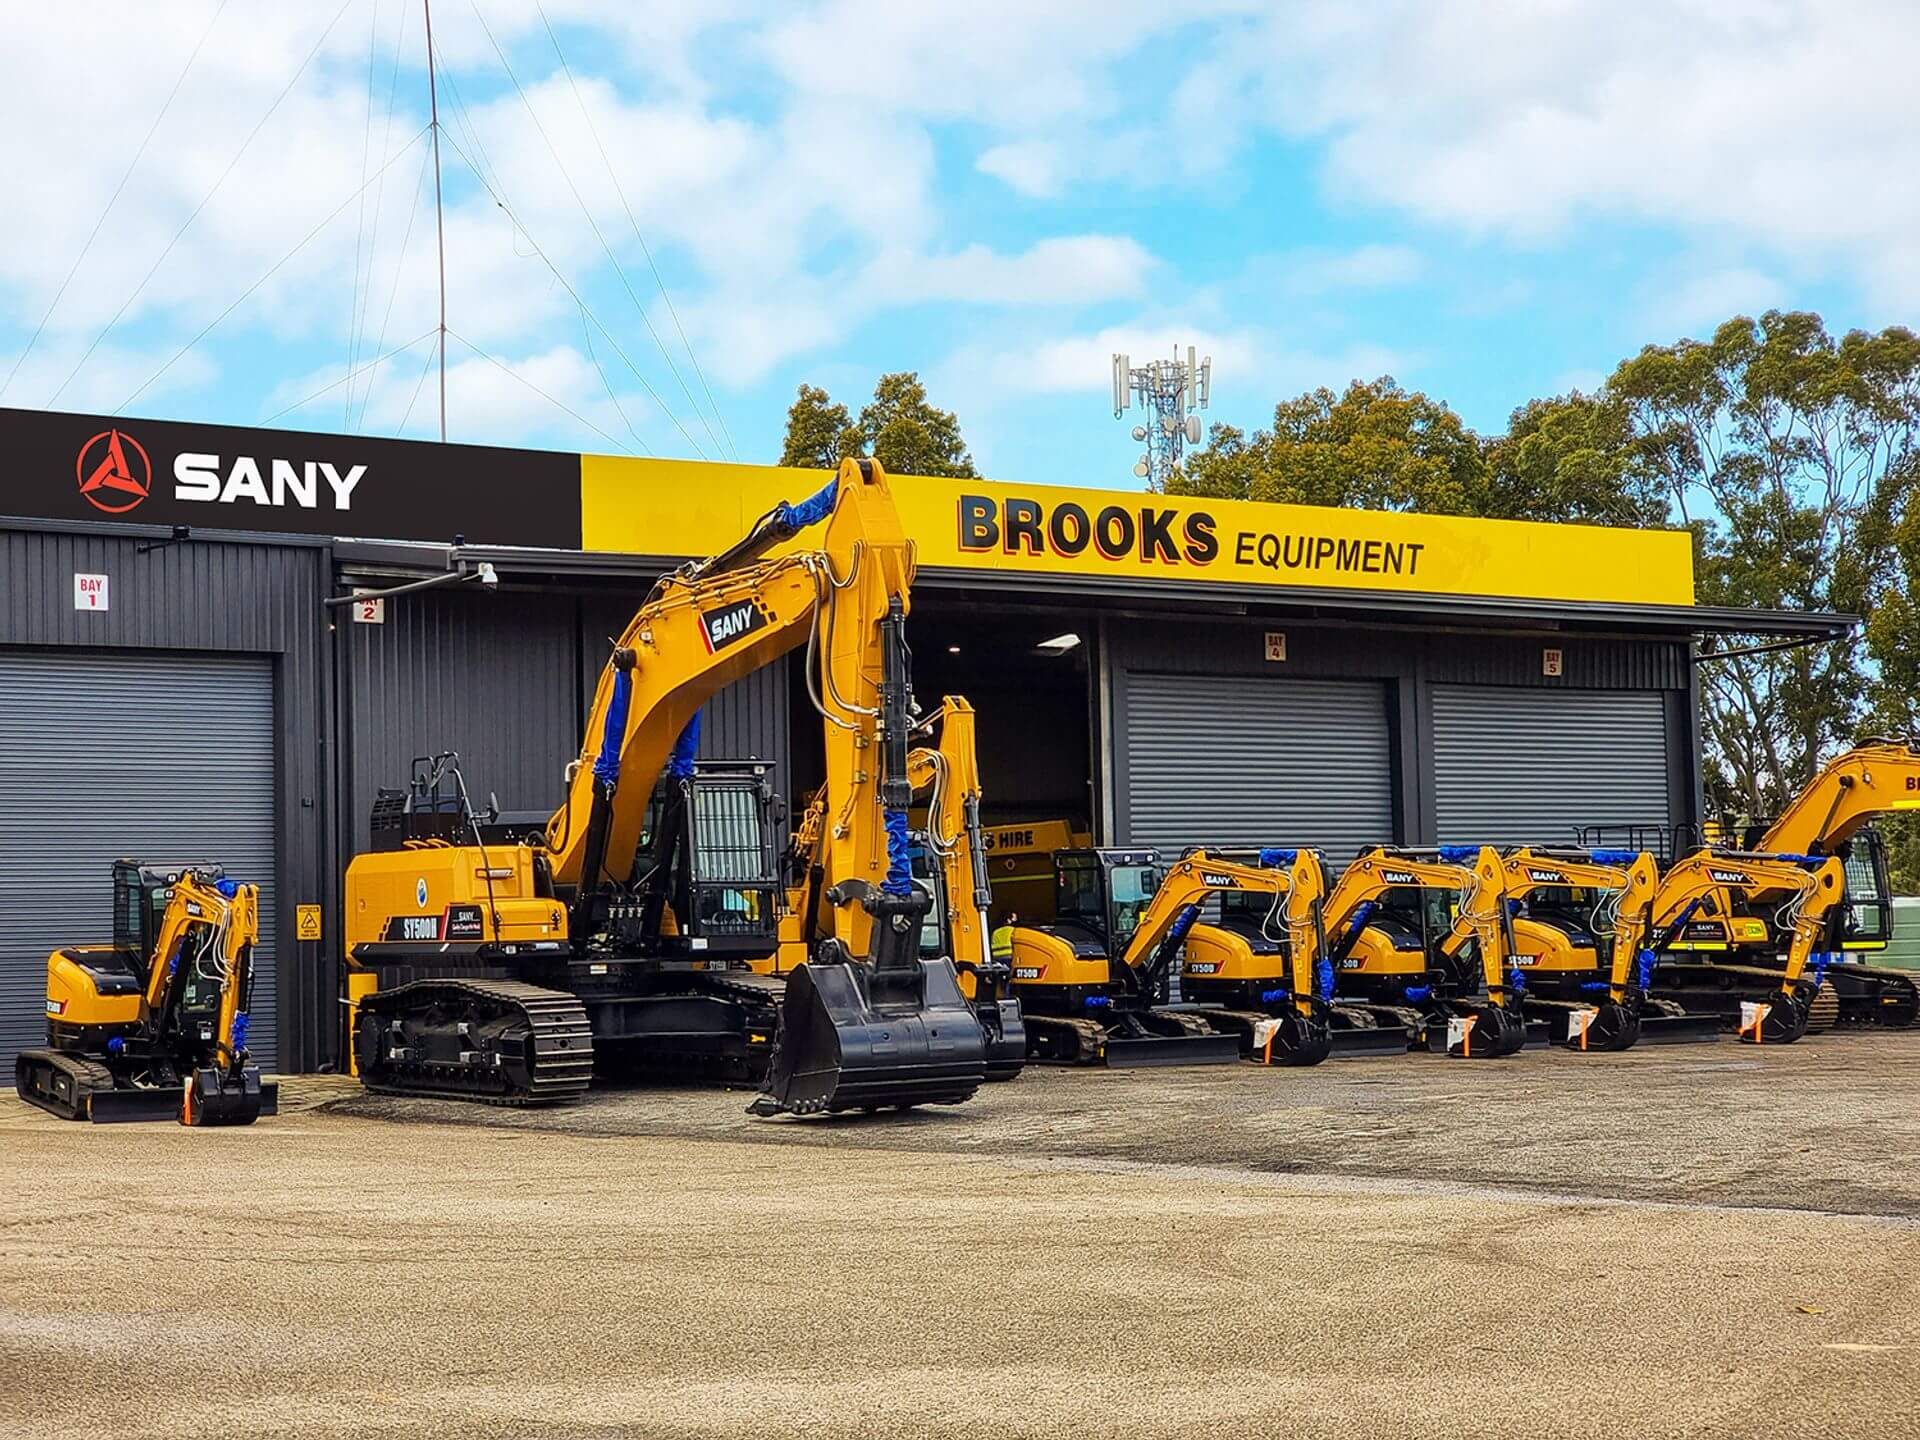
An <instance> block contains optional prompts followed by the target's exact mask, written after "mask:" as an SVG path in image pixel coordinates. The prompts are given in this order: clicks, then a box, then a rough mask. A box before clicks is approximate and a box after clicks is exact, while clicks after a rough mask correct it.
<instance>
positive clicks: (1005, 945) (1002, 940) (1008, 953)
mask: <svg viewBox="0 0 1920 1440" xmlns="http://www.w3.org/2000/svg"><path fill="white" fill-rule="evenodd" d="M1019 923H1020V916H1019V913H1018V912H1017V911H1013V910H1009V911H1008V912H1007V913H1006V914H1005V915H1003V916H1002V917H1001V919H1000V923H999V924H998V925H996V926H994V928H993V933H992V934H991V935H989V936H988V937H987V942H988V947H989V948H990V949H991V950H992V951H993V958H994V959H995V960H998V961H999V962H1000V963H1001V964H1002V965H1004V964H1006V963H1007V962H1009V961H1010V960H1012V959H1013V927H1014V926H1016V925H1018V924H1019Z"/></svg>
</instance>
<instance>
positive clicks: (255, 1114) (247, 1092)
mask: <svg viewBox="0 0 1920 1440" xmlns="http://www.w3.org/2000/svg"><path fill="white" fill-rule="evenodd" d="M279 1113H280V1087H279V1085H277V1084H275V1083H274V1082H273V1081H271V1080H266V1081H263V1080H261V1078H260V1072H259V1071H258V1070H256V1069H254V1068H253V1067H252V1066H248V1067H247V1068H246V1069H245V1070H242V1071H241V1072H240V1073H239V1074H238V1075H223V1074H222V1073H221V1072H220V1071H218V1070H196V1071H194V1072H193V1078H192V1080H190V1081H188V1082H187V1085H186V1103H185V1104H184V1105H182V1106H181V1109H180V1123H181V1124H182V1125H251V1124H252V1123H253V1122H254V1121H255V1120H258V1119H259V1118H260V1117H261V1116H262V1115H277V1114H279Z"/></svg>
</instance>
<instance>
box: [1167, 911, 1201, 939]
mask: <svg viewBox="0 0 1920 1440" xmlns="http://www.w3.org/2000/svg"><path fill="white" fill-rule="evenodd" d="M1199 918H1200V907H1199V906H1198V905H1189V906H1187V908H1186V909H1184V910H1182V911H1181V912H1180V913H1179V914H1178V915H1176V916H1174V917H1173V924H1171V925H1169V926H1168V927H1167V943H1168V944H1170V945H1178V944H1179V943H1180V942H1181V941H1182V940H1184V939H1186V938H1187V932H1188V931H1189V930H1191V929H1192V928H1193V922H1194V921H1196V920H1198V919H1199Z"/></svg>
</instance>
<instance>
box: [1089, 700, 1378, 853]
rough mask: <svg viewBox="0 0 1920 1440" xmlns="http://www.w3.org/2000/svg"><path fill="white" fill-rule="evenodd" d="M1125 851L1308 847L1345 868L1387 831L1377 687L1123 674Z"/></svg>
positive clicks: (1168, 851)
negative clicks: (1145, 848) (1141, 848)
mask: <svg viewBox="0 0 1920 1440" xmlns="http://www.w3.org/2000/svg"><path fill="white" fill-rule="evenodd" d="M1120 703H1121V704H1122V705H1123V706H1124V707H1125V711H1126V723H1125V727H1124V729H1125V733H1126V736H1127V751H1126V757H1125V767H1126V768H1125V780H1124V784H1123V786H1122V789H1123V791H1124V794H1125V796H1126V801H1127V804H1126V832H1125V834H1126V842H1127V843H1129V844H1135V845H1154V846H1158V847H1159V848H1160V849H1161V850H1162V852H1163V853H1165V854H1166V855H1167V856H1169V857H1171V856H1174V855H1177V854H1179V853H1180V851H1181V850H1183V849H1185V848H1186V847H1187V846H1189V845H1202V844H1204V845H1221V846H1249V845H1253V846H1259V845H1313V846H1317V847H1319V848H1321V849H1324V850H1325V851H1326V852H1327V854H1328V856H1329V858H1331V859H1339V860H1344V859H1346V858H1347V857H1349V856H1351V855H1352V854H1353V853H1354V851H1356V850H1358V849H1359V848H1360V847H1361V846H1363V845H1367V844H1373V843H1377V842H1378V841H1379V840H1381V839H1382V838H1383V837H1391V835H1392V833H1393V761H1392V745H1391V738H1390V735H1389V727H1388V716H1387V695H1386V687H1385V686H1384V685H1381V684H1379V683H1378V682H1372V681H1363V680H1295V679H1284V680H1283V679H1276V678H1273V677H1270V676H1260V677H1255V678H1250V677H1221V676H1211V675H1156V674H1150V673H1141V672H1134V673H1130V674H1129V675H1128V676H1127V677H1126V680H1125V684H1124V688H1123V693H1122V698H1121V702H1120Z"/></svg>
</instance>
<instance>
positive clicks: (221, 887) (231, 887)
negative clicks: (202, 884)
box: [213, 880, 240, 900]
mask: <svg viewBox="0 0 1920 1440" xmlns="http://www.w3.org/2000/svg"><path fill="white" fill-rule="evenodd" d="M213 888H214V889H216V890H218V891H219V892H220V893H221V894H222V895H224V896H225V897H226V898H227V899H229V900H231V899H233V898H234V896H236V895H238V894H239V893H240V882H239V881H238V880H216V881H214V882H213Z"/></svg>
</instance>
